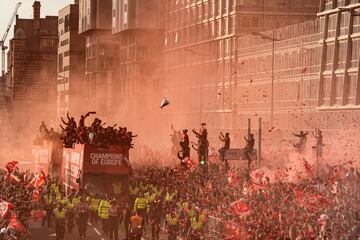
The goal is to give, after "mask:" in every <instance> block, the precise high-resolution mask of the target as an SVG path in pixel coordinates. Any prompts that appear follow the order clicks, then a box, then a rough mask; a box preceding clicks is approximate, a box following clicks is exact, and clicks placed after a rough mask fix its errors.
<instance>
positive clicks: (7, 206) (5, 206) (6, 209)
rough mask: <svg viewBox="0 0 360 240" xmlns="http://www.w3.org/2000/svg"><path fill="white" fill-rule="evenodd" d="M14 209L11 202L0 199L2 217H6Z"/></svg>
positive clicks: (0, 215) (0, 214)
mask: <svg viewBox="0 0 360 240" xmlns="http://www.w3.org/2000/svg"><path fill="white" fill-rule="evenodd" d="M11 209H12V205H11V203H8V202H5V201H0V217H1V218H4V217H6V216H7V214H8V213H9V211H10V210H11Z"/></svg>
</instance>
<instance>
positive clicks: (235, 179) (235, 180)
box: [228, 170, 241, 186]
mask: <svg viewBox="0 0 360 240" xmlns="http://www.w3.org/2000/svg"><path fill="white" fill-rule="evenodd" d="M240 180H241V179H240V177H239V176H238V174H237V172H236V170H231V171H230V172H229V173H228V181H229V183H230V185H231V186H236V185H238V184H239V182H240Z"/></svg>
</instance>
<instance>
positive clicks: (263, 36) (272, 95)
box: [251, 30, 284, 129]
mask: <svg viewBox="0 0 360 240" xmlns="http://www.w3.org/2000/svg"><path fill="white" fill-rule="evenodd" d="M251 34H252V35H255V36H259V37H261V39H264V40H269V41H272V60H271V112H270V125H271V126H270V129H271V128H273V127H274V79H275V75H274V74H275V73H274V72H275V42H278V41H282V40H284V39H277V38H275V30H273V31H272V36H268V35H266V34H263V33H259V32H253V33H251Z"/></svg>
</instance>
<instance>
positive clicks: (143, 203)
mask: <svg viewBox="0 0 360 240" xmlns="http://www.w3.org/2000/svg"><path fill="white" fill-rule="evenodd" d="M147 208H148V200H147V199H146V198H145V197H144V193H143V192H140V194H139V197H137V198H136V199H135V204H134V211H136V212H137V213H138V215H140V216H141V217H143V218H144V217H145V215H146V210H147Z"/></svg>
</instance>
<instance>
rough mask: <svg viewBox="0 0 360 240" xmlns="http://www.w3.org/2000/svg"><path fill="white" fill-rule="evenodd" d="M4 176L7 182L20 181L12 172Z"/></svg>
mask: <svg viewBox="0 0 360 240" xmlns="http://www.w3.org/2000/svg"><path fill="white" fill-rule="evenodd" d="M5 178H6V180H8V181H9V182H16V183H19V182H20V181H21V180H20V178H18V177H17V176H15V175H14V174H12V173H8V174H7V175H6V177H5Z"/></svg>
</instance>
